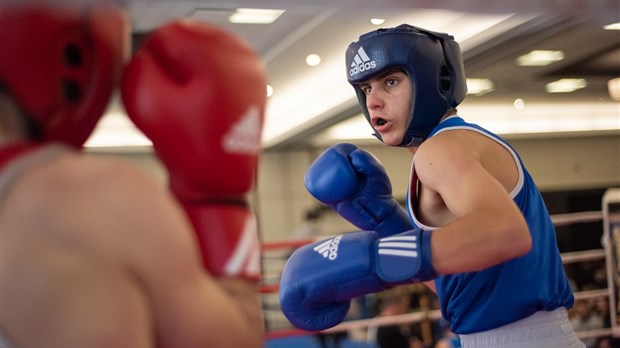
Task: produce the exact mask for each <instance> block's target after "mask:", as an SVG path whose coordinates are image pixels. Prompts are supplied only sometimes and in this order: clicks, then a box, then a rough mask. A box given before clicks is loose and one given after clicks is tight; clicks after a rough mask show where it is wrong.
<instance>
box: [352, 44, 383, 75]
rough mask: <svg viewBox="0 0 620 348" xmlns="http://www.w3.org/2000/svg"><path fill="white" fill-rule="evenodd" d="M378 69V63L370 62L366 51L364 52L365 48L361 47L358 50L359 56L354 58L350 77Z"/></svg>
mask: <svg viewBox="0 0 620 348" xmlns="http://www.w3.org/2000/svg"><path fill="white" fill-rule="evenodd" d="M376 67H377V63H375V61H374V60H370V58H369V57H368V55H367V54H366V51H364V47H360V49H359V50H357V54H356V55H355V57H353V63H351V70H349V75H350V76H353V75H355V74H359V73H361V72H362V71H366V70H370V69H374V68H376Z"/></svg>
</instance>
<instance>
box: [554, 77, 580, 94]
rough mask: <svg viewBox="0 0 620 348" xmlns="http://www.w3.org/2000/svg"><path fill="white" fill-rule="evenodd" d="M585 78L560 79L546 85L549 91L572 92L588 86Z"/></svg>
mask: <svg viewBox="0 0 620 348" xmlns="http://www.w3.org/2000/svg"><path fill="white" fill-rule="evenodd" d="M587 85H588V83H587V82H586V80H585V79H560V80H557V81H553V82H550V83H548V84H547V85H546V86H545V90H546V91H547V93H570V92H574V91H576V90H578V89H582V88H584V87H586V86H587Z"/></svg>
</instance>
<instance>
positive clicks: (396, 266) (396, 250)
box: [375, 228, 437, 284]
mask: <svg viewBox="0 0 620 348" xmlns="http://www.w3.org/2000/svg"><path fill="white" fill-rule="evenodd" d="M375 257H376V259H375V271H376V273H377V276H378V277H379V278H380V279H381V280H383V281H384V282H386V283H388V284H402V283H417V282H424V281H427V280H431V279H434V278H436V277H437V273H436V272H435V269H434V268H433V264H432V261H431V260H432V259H431V232H430V231H425V230H421V229H417V228H416V229H413V230H410V231H407V232H404V233H400V234H397V235H394V236H391V237H385V238H381V239H379V240H377V245H376V255H375Z"/></svg>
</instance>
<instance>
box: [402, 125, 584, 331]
mask: <svg viewBox="0 0 620 348" xmlns="http://www.w3.org/2000/svg"><path fill="white" fill-rule="evenodd" d="M455 129H466V130H471V131H475V132H478V133H480V134H483V135H485V136H487V137H489V138H491V139H493V140H495V141H497V142H498V143H499V144H501V145H502V146H504V147H505V148H506V149H507V150H508V151H509V152H510V153H511V154H512V156H513V157H514V159H515V163H516V164H517V167H518V169H519V181H518V184H517V185H516V187H515V188H514V189H513V191H512V192H511V193H510V195H511V197H512V198H513V200H514V202H515V203H516V205H517V206H518V207H519V209H520V210H521V212H522V213H523V216H524V217H525V220H526V222H527V225H528V227H529V230H530V234H531V236H532V249H531V250H530V252H529V253H527V254H526V255H524V256H522V257H519V258H516V259H512V260H509V261H506V262H503V263H501V264H499V265H496V266H493V267H491V268H487V269H484V270H482V271H478V272H471V273H460V274H453V275H444V276H441V277H439V278H437V279H435V286H436V288H437V296H438V298H439V304H440V309H441V313H442V315H443V317H444V318H445V319H446V320H448V321H449V322H450V328H451V330H452V331H453V332H455V333H457V334H469V333H475V332H481V331H486V330H490V329H494V328H497V327H500V326H503V325H506V324H509V323H512V322H515V321H517V320H520V319H523V318H525V317H527V316H530V315H532V314H534V313H535V312H537V311H540V310H545V311H551V310H554V309H556V308H559V307H566V308H570V307H572V305H573V301H574V298H573V293H572V290H571V288H570V285H569V283H568V280H567V278H566V274H565V273H564V267H563V264H562V260H561V259H560V252H559V250H558V246H557V240H556V234H555V228H554V226H553V223H552V222H551V218H550V217H549V214H548V212H547V208H546V206H545V204H544V201H543V199H542V197H541V195H540V192H539V191H538V188H537V187H536V186H535V184H534V181H533V180H532V178H531V177H530V175H529V173H528V172H527V171H526V169H525V167H524V166H523V163H522V161H521V159H520V158H519V156H518V155H517V153H516V152H515V151H514V149H513V148H512V147H511V146H510V145H509V144H508V143H506V141H505V140H503V139H502V138H500V137H498V136H497V135H495V134H492V133H491V132H489V131H487V130H485V129H483V128H481V127H479V126H477V125H474V124H469V123H466V122H465V121H464V120H463V119H461V118H460V117H456V116H455V117H450V118H448V119H446V120H444V121H443V122H441V123H440V124H439V125H438V126H437V127H435V129H434V130H433V131H432V132H431V134H430V136H433V135H436V134H437V133H439V132H443V131H447V130H455ZM414 161H415V158H414ZM416 186H417V176H416V173H415V170H414V167H413V166H412V171H411V183H410V186H409V190H408V194H407V209H408V211H409V214H410V216H411V218H412V220H413V221H414V224H416V225H417V226H418V227H420V228H423V229H431V230H432V229H436V228H437V227H431V226H425V225H423V224H421V223H420V222H419V221H418V220H417V219H416V216H415V211H414V210H413V208H412V207H414V206H415V204H412V203H413V202H416V200H417V197H416Z"/></svg>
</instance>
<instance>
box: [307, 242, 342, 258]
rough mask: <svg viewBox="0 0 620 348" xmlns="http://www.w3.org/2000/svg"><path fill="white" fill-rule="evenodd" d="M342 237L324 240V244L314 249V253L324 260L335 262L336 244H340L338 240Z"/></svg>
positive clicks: (336, 254) (336, 255)
mask: <svg viewBox="0 0 620 348" xmlns="http://www.w3.org/2000/svg"><path fill="white" fill-rule="evenodd" d="M341 239H342V236H338V237H336V238H333V239H329V240H326V241H325V242H323V243H321V244H319V245H317V246H315V247H314V251H316V252H317V253H319V254H320V255H323V257H324V258H326V259H330V260H332V261H333V260H335V259H336V258H337V257H338V244H340V240H341Z"/></svg>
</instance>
